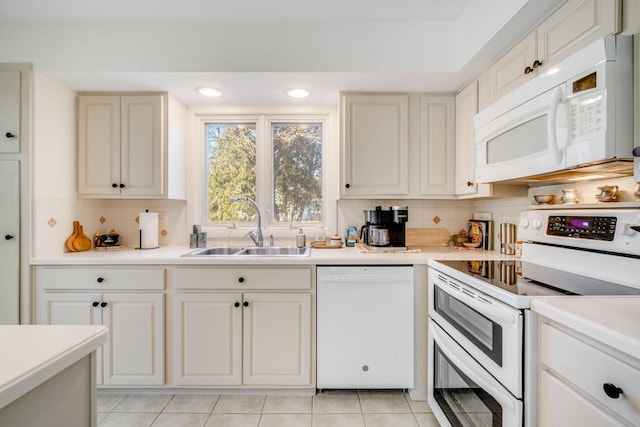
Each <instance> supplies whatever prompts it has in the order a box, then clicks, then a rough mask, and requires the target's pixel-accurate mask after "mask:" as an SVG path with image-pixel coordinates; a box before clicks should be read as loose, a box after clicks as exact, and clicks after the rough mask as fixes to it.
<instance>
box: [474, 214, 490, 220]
mask: <svg viewBox="0 0 640 427" xmlns="http://www.w3.org/2000/svg"><path fill="white" fill-rule="evenodd" d="M473 219H481V220H483V221H491V212H474V213H473Z"/></svg>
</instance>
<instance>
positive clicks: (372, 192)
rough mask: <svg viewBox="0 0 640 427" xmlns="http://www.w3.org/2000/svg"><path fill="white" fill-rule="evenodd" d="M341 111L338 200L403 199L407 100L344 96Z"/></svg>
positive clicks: (405, 190)
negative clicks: (352, 198) (340, 162)
mask: <svg viewBox="0 0 640 427" xmlns="http://www.w3.org/2000/svg"><path fill="white" fill-rule="evenodd" d="M341 110H342V120H341V141H342V171H341V191H340V193H341V197H343V198H350V197H355V198H357V197H361V196H375V197H377V196H382V195H388V196H402V195H406V194H407V193H408V191H409V184H408V183H409V171H408V168H407V162H408V151H409V137H408V126H409V119H408V110H409V96H408V95H406V94H343V95H342V97H341Z"/></svg>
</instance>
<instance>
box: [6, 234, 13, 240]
mask: <svg viewBox="0 0 640 427" xmlns="http://www.w3.org/2000/svg"><path fill="white" fill-rule="evenodd" d="M11 239H13V236H12V235H11V234H6V235H5V236H4V240H11Z"/></svg>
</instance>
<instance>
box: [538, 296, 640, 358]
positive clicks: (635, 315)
mask: <svg viewBox="0 0 640 427" xmlns="http://www.w3.org/2000/svg"><path fill="white" fill-rule="evenodd" d="M531 310H533V311H534V312H536V313H538V314H541V315H543V316H545V317H547V318H549V319H551V320H553V321H556V322H558V323H561V324H564V325H566V326H567V327H569V328H572V329H574V330H576V331H578V332H580V333H583V334H585V335H587V336H589V337H592V338H593V339H595V340H598V341H601V342H603V343H605V344H607V345H609V346H611V347H613V348H616V349H618V350H620V351H622V352H624V353H627V354H629V355H631V356H633V357H635V358H637V359H640V327H638V326H639V325H640V297H636V296H617V297H599V296H578V297H572V296H567V297H537V298H533V299H532V301H531Z"/></svg>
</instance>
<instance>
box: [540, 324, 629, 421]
mask: <svg viewBox="0 0 640 427" xmlns="http://www.w3.org/2000/svg"><path fill="white" fill-rule="evenodd" d="M540 333H541V337H540V338H541V339H540V345H541V352H540V361H541V362H542V363H543V364H544V365H546V366H547V367H548V368H549V369H551V370H553V371H555V372H556V373H557V374H558V375H560V376H561V377H563V378H565V379H566V380H567V381H568V382H570V383H572V384H573V385H574V386H575V387H577V388H578V389H580V390H582V391H583V392H584V393H586V394H587V395H589V396H590V397H592V398H593V399H595V400H596V401H597V402H599V403H600V404H602V405H603V406H604V407H607V408H609V410H610V411H611V412H612V413H615V414H617V415H618V416H620V417H622V418H624V419H626V420H628V421H629V422H631V423H632V424H634V425H640V411H639V410H638V408H639V407H640V369H639V366H638V365H636V366H631V365H629V364H627V363H625V362H623V361H621V360H619V359H617V358H616V357H614V356H613V355H611V354H608V353H605V352H603V351H601V350H600V349H597V348H595V347H593V346H591V345H590V344H588V343H586V342H585V341H582V340H581V339H579V338H578V337H575V336H572V335H570V334H568V333H566V332H564V331H561V330H560V329H557V328H556V327H554V326H553V325H550V324H548V323H543V324H542V326H541V330H540ZM605 383H611V384H614V385H615V386H617V387H619V388H621V389H622V390H623V392H624V393H623V395H622V396H620V397H619V398H617V399H612V398H610V397H608V396H607V395H606V394H605V392H604V390H603V385H604V384H605Z"/></svg>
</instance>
